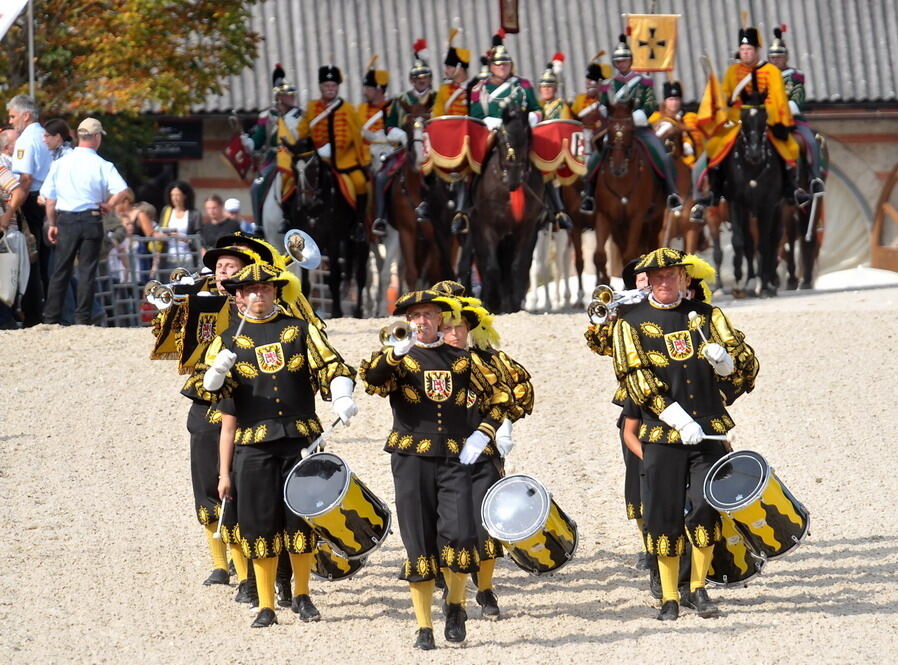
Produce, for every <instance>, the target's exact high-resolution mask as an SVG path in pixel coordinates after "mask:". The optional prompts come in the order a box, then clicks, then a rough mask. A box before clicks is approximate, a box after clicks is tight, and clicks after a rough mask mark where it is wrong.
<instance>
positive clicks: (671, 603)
mask: <svg viewBox="0 0 898 665" xmlns="http://www.w3.org/2000/svg"><path fill="white" fill-rule="evenodd" d="M679 616H680V606H679V605H678V604H677V601H675V600H668V601H667V602H666V603H664V604H663V605H662V606H661V611H660V612H658V621H676V620H677V618H679Z"/></svg>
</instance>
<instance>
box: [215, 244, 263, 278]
mask: <svg viewBox="0 0 898 665" xmlns="http://www.w3.org/2000/svg"><path fill="white" fill-rule="evenodd" d="M222 256H233V257H234V258H236V259H239V260H240V261H243V265H244V267H246V266H248V265H249V264H250V263H260V262H261V261H262V258H261V257H260V256H259V255H258V254H257V253H256V252H254V251H252V250H251V249H247V248H246V247H236V246H234V245H230V246H228V247H216V248H215V249H210V250H209V251H207V252H206V253H205V254H203V265H204V266H206V267H207V268H208V269H209V270H212V271H213V272H214V271H215V264H216V263H217V262H218V259H220V258H221V257H222Z"/></svg>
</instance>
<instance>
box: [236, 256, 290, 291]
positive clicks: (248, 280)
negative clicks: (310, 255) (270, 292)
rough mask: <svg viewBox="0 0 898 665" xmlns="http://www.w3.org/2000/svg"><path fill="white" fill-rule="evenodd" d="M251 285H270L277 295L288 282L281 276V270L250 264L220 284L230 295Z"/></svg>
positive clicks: (264, 264)
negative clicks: (275, 289) (274, 288)
mask: <svg viewBox="0 0 898 665" xmlns="http://www.w3.org/2000/svg"><path fill="white" fill-rule="evenodd" d="M253 284H271V285H272V286H274V287H276V288H277V290H278V293H279V294H280V292H281V290H282V289H283V288H284V287H285V286H287V284H289V280H288V279H287V278H286V277H285V276H284V275H283V274H282V271H281V270H278V269H277V268H275V267H274V266H272V265H269V264H267V263H251V264H249V265H248V266H246V267H245V268H243V269H241V270H240V271H239V272H238V273H236V274H235V275H234V276H233V277H231V278H230V279H226V280H224V281H223V282H222V283H221V285H222V286H223V287H224V289H225V290H226V291H227V292H228V293H230V294H232V295H233V294H235V293H237V290H238V289H242V288H243V287H245V286H251V285H253Z"/></svg>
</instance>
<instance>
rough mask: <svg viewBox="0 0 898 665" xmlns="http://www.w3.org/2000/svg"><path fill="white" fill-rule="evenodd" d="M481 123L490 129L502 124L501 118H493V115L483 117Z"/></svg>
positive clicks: (497, 127)
mask: <svg viewBox="0 0 898 665" xmlns="http://www.w3.org/2000/svg"><path fill="white" fill-rule="evenodd" d="M483 124H484V125H486V126H487V128H488V129H490V130H495V129H499V127H501V126H502V118H494V117H493V116H488V117H486V118H484V119H483Z"/></svg>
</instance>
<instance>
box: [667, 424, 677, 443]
mask: <svg viewBox="0 0 898 665" xmlns="http://www.w3.org/2000/svg"><path fill="white" fill-rule="evenodd" d="M679 440H680V433H679V432H678V431H677V430H675V429H674V428H673V427H671V428H670V429H669V430H668V431H667V442H668V443H677V442H678V441H679Z"/></svg>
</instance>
